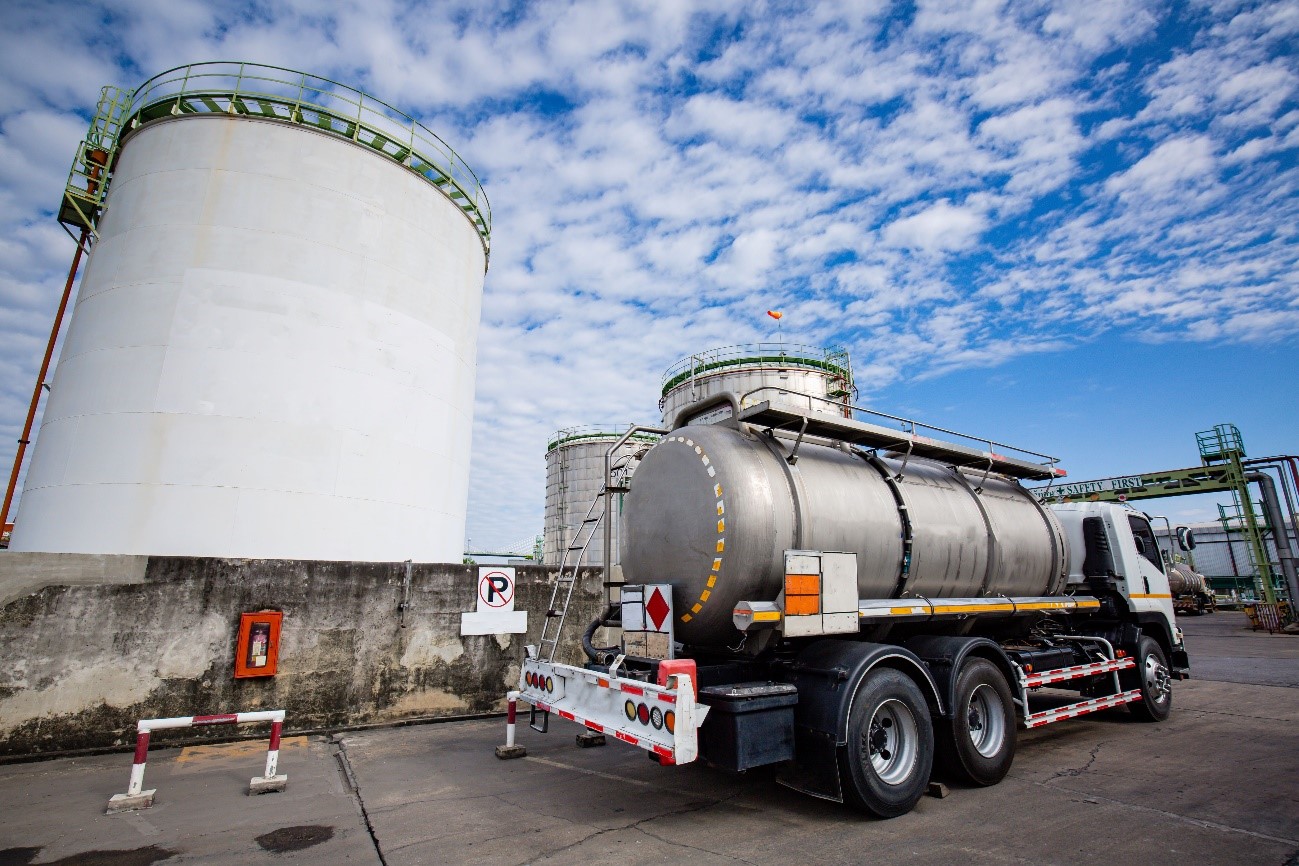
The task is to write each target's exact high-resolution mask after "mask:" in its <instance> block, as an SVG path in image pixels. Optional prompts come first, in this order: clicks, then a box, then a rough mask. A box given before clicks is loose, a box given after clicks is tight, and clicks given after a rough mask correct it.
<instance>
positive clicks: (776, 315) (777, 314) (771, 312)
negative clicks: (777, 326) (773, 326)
mask: <svg viewBox="0 0 1299 866" xmlns="http://www.w3.org/2000/svg"><path fill="white" fill-rule="evenodd" d="M767 315H768V316H771V317H772V318H773V319H779V318H780V317H781V316H783V315H785V314H784V313H782V312H780V311H779V310H767Z"/></svg>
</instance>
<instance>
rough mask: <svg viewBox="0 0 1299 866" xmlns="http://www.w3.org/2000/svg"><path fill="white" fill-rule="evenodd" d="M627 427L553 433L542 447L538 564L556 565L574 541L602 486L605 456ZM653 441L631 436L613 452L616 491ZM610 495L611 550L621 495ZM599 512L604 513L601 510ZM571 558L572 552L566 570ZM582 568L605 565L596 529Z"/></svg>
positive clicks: (600, 533)
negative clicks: (543, 485) (541, 525)
mask: <svg viewBox="0 0 1299 866" xmlns="http://www.w3.org/2000/svg"><path fill="white" fill-rule="evenodd" d="M630 426H631V425H629V424H624V425H622V429H621V430H619V429H618V428H617V427H616V426H615V425H608V426H589V427H568V428H565V429H563V430H559V431H558V432H556V433H555V434H554V435H553V436H551V437H550V441H549V442H547V443H546V514H545V533H544V536H543V541H542V562H543V563H545V564H546V565H560V564H561V563H562V562H563V559H564V551H565V550H566V549H567V548H568V547H569V546H570V545H572V544H574V543H575V542H576V541H577V540H578V538H579V534H578V533H579V530H580V529H581V526H582V522H583V520H585V519H586V516H587V513H588V511H589V509H590V507H591V503H592V502H593V501H594V500H595V497H596V495H597V494H598V493H599V492H600V490H601V488H602V487H603V484H604V482H603V478H604V459H605V455H606V454H607V453H608V451H609V449H610V448H611V447H612V446H613V445H614V444H615V443H616V442H617V441H618V440H619V439H620V438H621V437H622V435H623V433H624V432H626V430H627V429H628V428H629V427H630ZM658 438H659V437H658V436H654V435H651V434H648V433H637V434H634V435H633V437H632V439H631V440H629V441H628V442H627V443H626V444H624V445H623V446H622V447H621V448H619V449H618V451H617V452H615V453H614V455H613V459H612V467H613V475H614V477H615V480H617V481H619V483H620V484H621V486H626V484H628V483H630V481H631V477H632V475H633V474H634V473H635V471H636V464H637V462H638V459H639V455H641V454H642V453H644V452H645V451H646V450H647V449H648V447H649V446H650V445H653V444H654V443H655V442H657V441H658ZM614 495H615V499H614V501H613V515H614V522H613V545H612V547H613V549H614V550H615V551H616V550H618V545H619V542H620V539H621V537H622V533H621V519H620V518H621V514H622V499H623V495H624V494H622V493H617V494H614ZM598 513H599V514H602V513H603V506H601V508H600V509H598ZM592 516H597V515H592ZM581 540H582V541H585V538H584V537H583V538H582V539H581ZM576 557H577V551H574V553H573V556H572V557H571V558H570V560H569V564H570V565H571V564H573V562H574V561H575V560H576ZM615 561H616V559H615ZM582 564H583V565H603V564H604V528H603V526H596V527H595V534H594V536H593V537H592V538H591V541H590V544H589V546H588V547H587V550H586V555H585V556H584V557H582Z"/></svg>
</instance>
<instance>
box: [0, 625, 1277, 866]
mask: <svg viewBox="0 0 1299 866" xmlns="http://www.w3.org/2000/svg"><path fill="white" fill-rule="evenodd" d="M1180 624H1181V626H1182V628H1183V629H1184V630H1185V631H1186V633H1187V643H1188V647H1189V649H1190V652H1191V658H1192V667H1193V672H1194V674H1195V677H1196V678H1195V679H1192V680H1190V681H1187V682H1181V683H1178V684H1177V685H1176V690H1175V694H1174V707H1175V708H1174V712H1173V716H1172V718H1170V719H1169V720H1168V721H1167V722H1165V723H1163V724H1157V725H1150V724H1141V723H1138V722H1135V721H1133V720H1131V718H1130V717H1129V716H1128V714H1127V713H1126V712H1124V711H1110V712H1106V713H1099V714H1096V715H1094V716H1090V717H1086V718H1083V719H1079V720H1075V721H1070V722H1063V723H1060V724H1057V725H1051V726H1048V727H1046V728H1042V729H1039V730H1035V731H1029V732H1021V734H1020V741H1019V751H1018V753H1017V756H1016V759H1015V765H1014V767H1013V768H1012V769H1011V772H1010V775H1009V776H1008V777H1007V778H1006V779H1005V780H1004V781H1003V782H1001V784H999V785H997V786H995V787H992V788H985V789H975V788H968V787H962V786H960V785H957V784H954V783H951V782H950V780H948V787H949V789H950V793H949V795H948V796H946V797H944V798H941V799H938V798H929V797H926V798H924V799H922V800H921V802H920V805H919V806H918V807H917V808H916V810H915V811H914V812H912V813H911V814H909V815H905V816H903V817H901V818H896V819H893V820H891V821H879V820H873V819H869V818H863V817H862V816H860V815H859V814H857V813H855V812H853V811H852V810H850V809H848V808H846V807H843V806H839V805H836V804H833V803H826V802H823V801H819V800H814V799H811V798H808V797H805V796H802V795H799V794H797V793H795V792H793V791H789V790H787V789H785V788H782V787H780V786H778V785H777V784H776V783H775V780H774V773H772V772H771V771H769V770H755V771H751V772H749V773H747V774H744V775H729V774H725V773H722V772H718V771H715V770H710V769H708V768H706V767H703V766H698V765H689V766H685V767H660V766H658V765H657V764H654V763H652V762H650V761H649V760H647V759H646V757H645V754H644V753H643V752H641V751H640V750H638V749H634V748H631V747H628V746H623V745H621V744H611V745H609V746H605V747H603V748H595V749H579V748H577V747H576V746H575V743H574V735H575V734H576V733H578V731H579V729H578V728H577V727H576V726H574V725H571V724H568V723H565V722H562V721H559V720H553V721H552V723H551V732H550V733H549V734H546V735H542V734H537V733H535V732H532V731H530V730H528V729H527V727H526V725H520V734H519V741H520V742H521V743H522V744H523V745H524V746H525V747H526V748H527V750H528V755H527V757H526V758H523V759H520V760H514V761H500V760H497V759H496V758H495V757H494V754H493V747H494V746H495V745H497V744H498V743H500V742H502V741H503V737H504V721H503V720H494V719H492V720H478V721H466V722H448V723H441V724H429V725H421V726H412V727H395V728H379V729H371V730H365V731H353V732H344V733H341V734H338V735H335V736H333V737H325V736H314V737H294V738H287V739H286V740H285V741H284V745H283V751H282V754H281V759H280V768H281V769H280V771H281V772H283V773H287V774H288V776H289V784H288V789H287V790H286V791H285V792H283V793H275V794H264V795H261V796H248V795H247V793H246V791H247V787H248V780H249V779H250V778H251V777H252V776H255V775H260V773H261V765H262V761H263V759H264V749H265V741H256V740H249V741H245V742H240V743H230V744H225V745H209V746H194V747H189V748H184V749H165V748H163V749H157V750H155V751H151V752H150V755H149V765H148V769H147V771H146V775H145V787H146V788H156V789H157V795H156V800H155V805H154V806H153V807H151V808H150V809H147V810H144V811H140V812H129V813H123V814H118V815H105V814H104V807H105V806H106V805H107V803H108V799H109V797H110V796H112V795H113V794H115V793H121V792H122V791H124V790H125V789H126V784H127V779H128V776H129V773H130V764H131V755H130V754H129V753H120V754H111V755H99V756H94V757H81V758H63V759H57V760H51V761H41V762H34V763H28V764H13V765H8V766H0V866H7V864H10V863H15V864H34V866H49V864H61V866H73V864H80V866H148V864H152V863H167V864H171V863H204V864H227V863H228V864H257V863H273V862H284V863H289V862H301V863H312V864H335V863H337V864H343V863H357V864H380V866H405V864H440V863H457V864H458V863H483V864H525V863H532V864H543V863H544V864H589V866H599V864H617V866H635V864H649V863H689V864H781V866H790V864H799V863H825V864H838V863H843V864H847V863H862V862H868V861H869V862H886V863H887V862H892V863H918V864H948V863H956V862H960V863H969V864H981V863H989V864H1002V863H1020V864H1022V863H1053V864H1054V863H1059V864H1072V863H1078V864H1082V863H1088V864H1090V863H1097V862H1105V863H1143V864H1150V866H1155V864H1163V863H1167V864H1178V866H1187V864H1200V863H1204V864H1230V863H1250V864H1256V863H1273V864H1277V866H1282V864H1291V866H1294V864H1299V637H1294V636H1287V635H1267V634H1263V633H1254V632H1250V631H1249V630H1248V629H1247V627H1246V626H1247V622H1246V620H1245V617H1244V615H1243V614H1241V613H1236V612H1220V613H1217V614H1213V615H1210V616H1205V617H1193V618H1183V619H1182V620H1181V621H1180Z"/></svg>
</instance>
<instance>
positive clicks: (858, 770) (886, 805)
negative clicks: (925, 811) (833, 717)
mask: <svg viewBox="0 0 1299 866" xmlns="http://www.w3.org/2000/svg"><path fill="white" fill-rule="evenodd" d="M839 763H840V766H839V769H840V778H842V779H843V780H844V782H845V784H844V795H845V797H846V799H847V801H848V802H849V803H851V804H852V805H853V806H856V807H857V808H858V809H862V810H864V811H866V812H870V813H871V814H873V815H878V816H879V817H881V818H896V817H897V816H898V815H905V814H906V813H907V812H910V811H911V810H912V809H913V808H915V805H916V803H917V802H918V801H919V800H920V798H921V796H923V795H924V793H925V789H926V787H928V785H929V773H930V771H931V770H932V769H933V764H934V726H933V722H932V721H931V720H930V717H929V707H928V705H926V703H925V697H924V695H923V694H921V692H920V688H919V687H918V686H917V685H916V684H915V683H914V682H913V681H912V680H911V678H910V677H908V676H907V675H906V674H904V673H902V672H901V671H898V670H894V669H893V668H875V669H874V670H872V671H870V672H869V673H867V674H866V676H865V677H864V678H863V679H862V683H861V686H860V687H859V688H858V690H857V694H856V696H855V697H854V698H853V702H852V711H851V713H850V714H849V716H848V746H847V748H846V749H842V750H841V752H840V758H839Z"/></svg>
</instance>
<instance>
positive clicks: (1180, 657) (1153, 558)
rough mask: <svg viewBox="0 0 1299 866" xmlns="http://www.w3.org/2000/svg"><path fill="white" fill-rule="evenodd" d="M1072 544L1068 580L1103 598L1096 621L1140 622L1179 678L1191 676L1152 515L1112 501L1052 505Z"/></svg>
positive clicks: (1072, 585)
mask: <svg viewBox="0 0 1299 866" xmlns="http://www.w3.org/2000/svg"><path fill="white" fill-rule="evenodd" d="M1050 508H1051V511H1052V513H1053V514H1055V516H1056V519H1057V520H1059V521H1060V525H1061V528H1062V529H1063V530H1064V533H1065V538H1066V539H1067V541H1068V547H1069V576H1068V586H1069V588H1070V591H1071V592H1075V593H1088V594H1090V595H1094V596H1097V597H1099V598H1100V599H1101V600H1102V606H1101V611H1100V613H1099V614H1098V615H1097V617H1095V618H1093V619H1094V621H1093V625H1099V624H1101V623H1105V622H1108V623H1110V624H1111V625H1112V626H1113V627H1114V630H1115V631H1117V626H1118V625H1119V624H1120V623H1122V622H1129V623H1135V624H1136V625H1137V626H1138V627H1139V628H1140V629H1141V631H1142V632H1143V633H1145V634H1148V635H1149V636H1150V637H1151V638H1153V639H1154V640H1155V641H1156V642H1158V643H1159V645H1160V648H1161V649H1163V651H1164V654H1165V655H1166V657H1167V658H1168V660H1169V663H1170V668H1171V673H1172V676H1173V678H1174V679H1185V678H1186V677H1187V676H1188V675H1189V672H1190V662H1189V659H1188V657H1187V653H1186V647H1185V645H1184V644H1183V640H1182V631H1181V629H1179V628H1178V627H1177V619H1176V617H1175V615H1174V611H1173V594H1172V591H1171V589H1170V588H1169V583H1168V574H1167V572H1166V566H1165V564H1164V559H1163V556H1162V555H1161V554H1160V552H1159V546H1158V544H1157V542H1156V541H1155V533H1154V530H1153V528H1152V527H1151V524H1150V518H1149V517H1148V516H1147V515H1145V514H1143V513H1141V512H1139V511H1136V510H1134V509H1132V508H1129V507H1127V506H1123V505H1117V504H1114V503H1109V502H1079V503H1071V504H1057V505H1052V506H1050Z"/></svg>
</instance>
